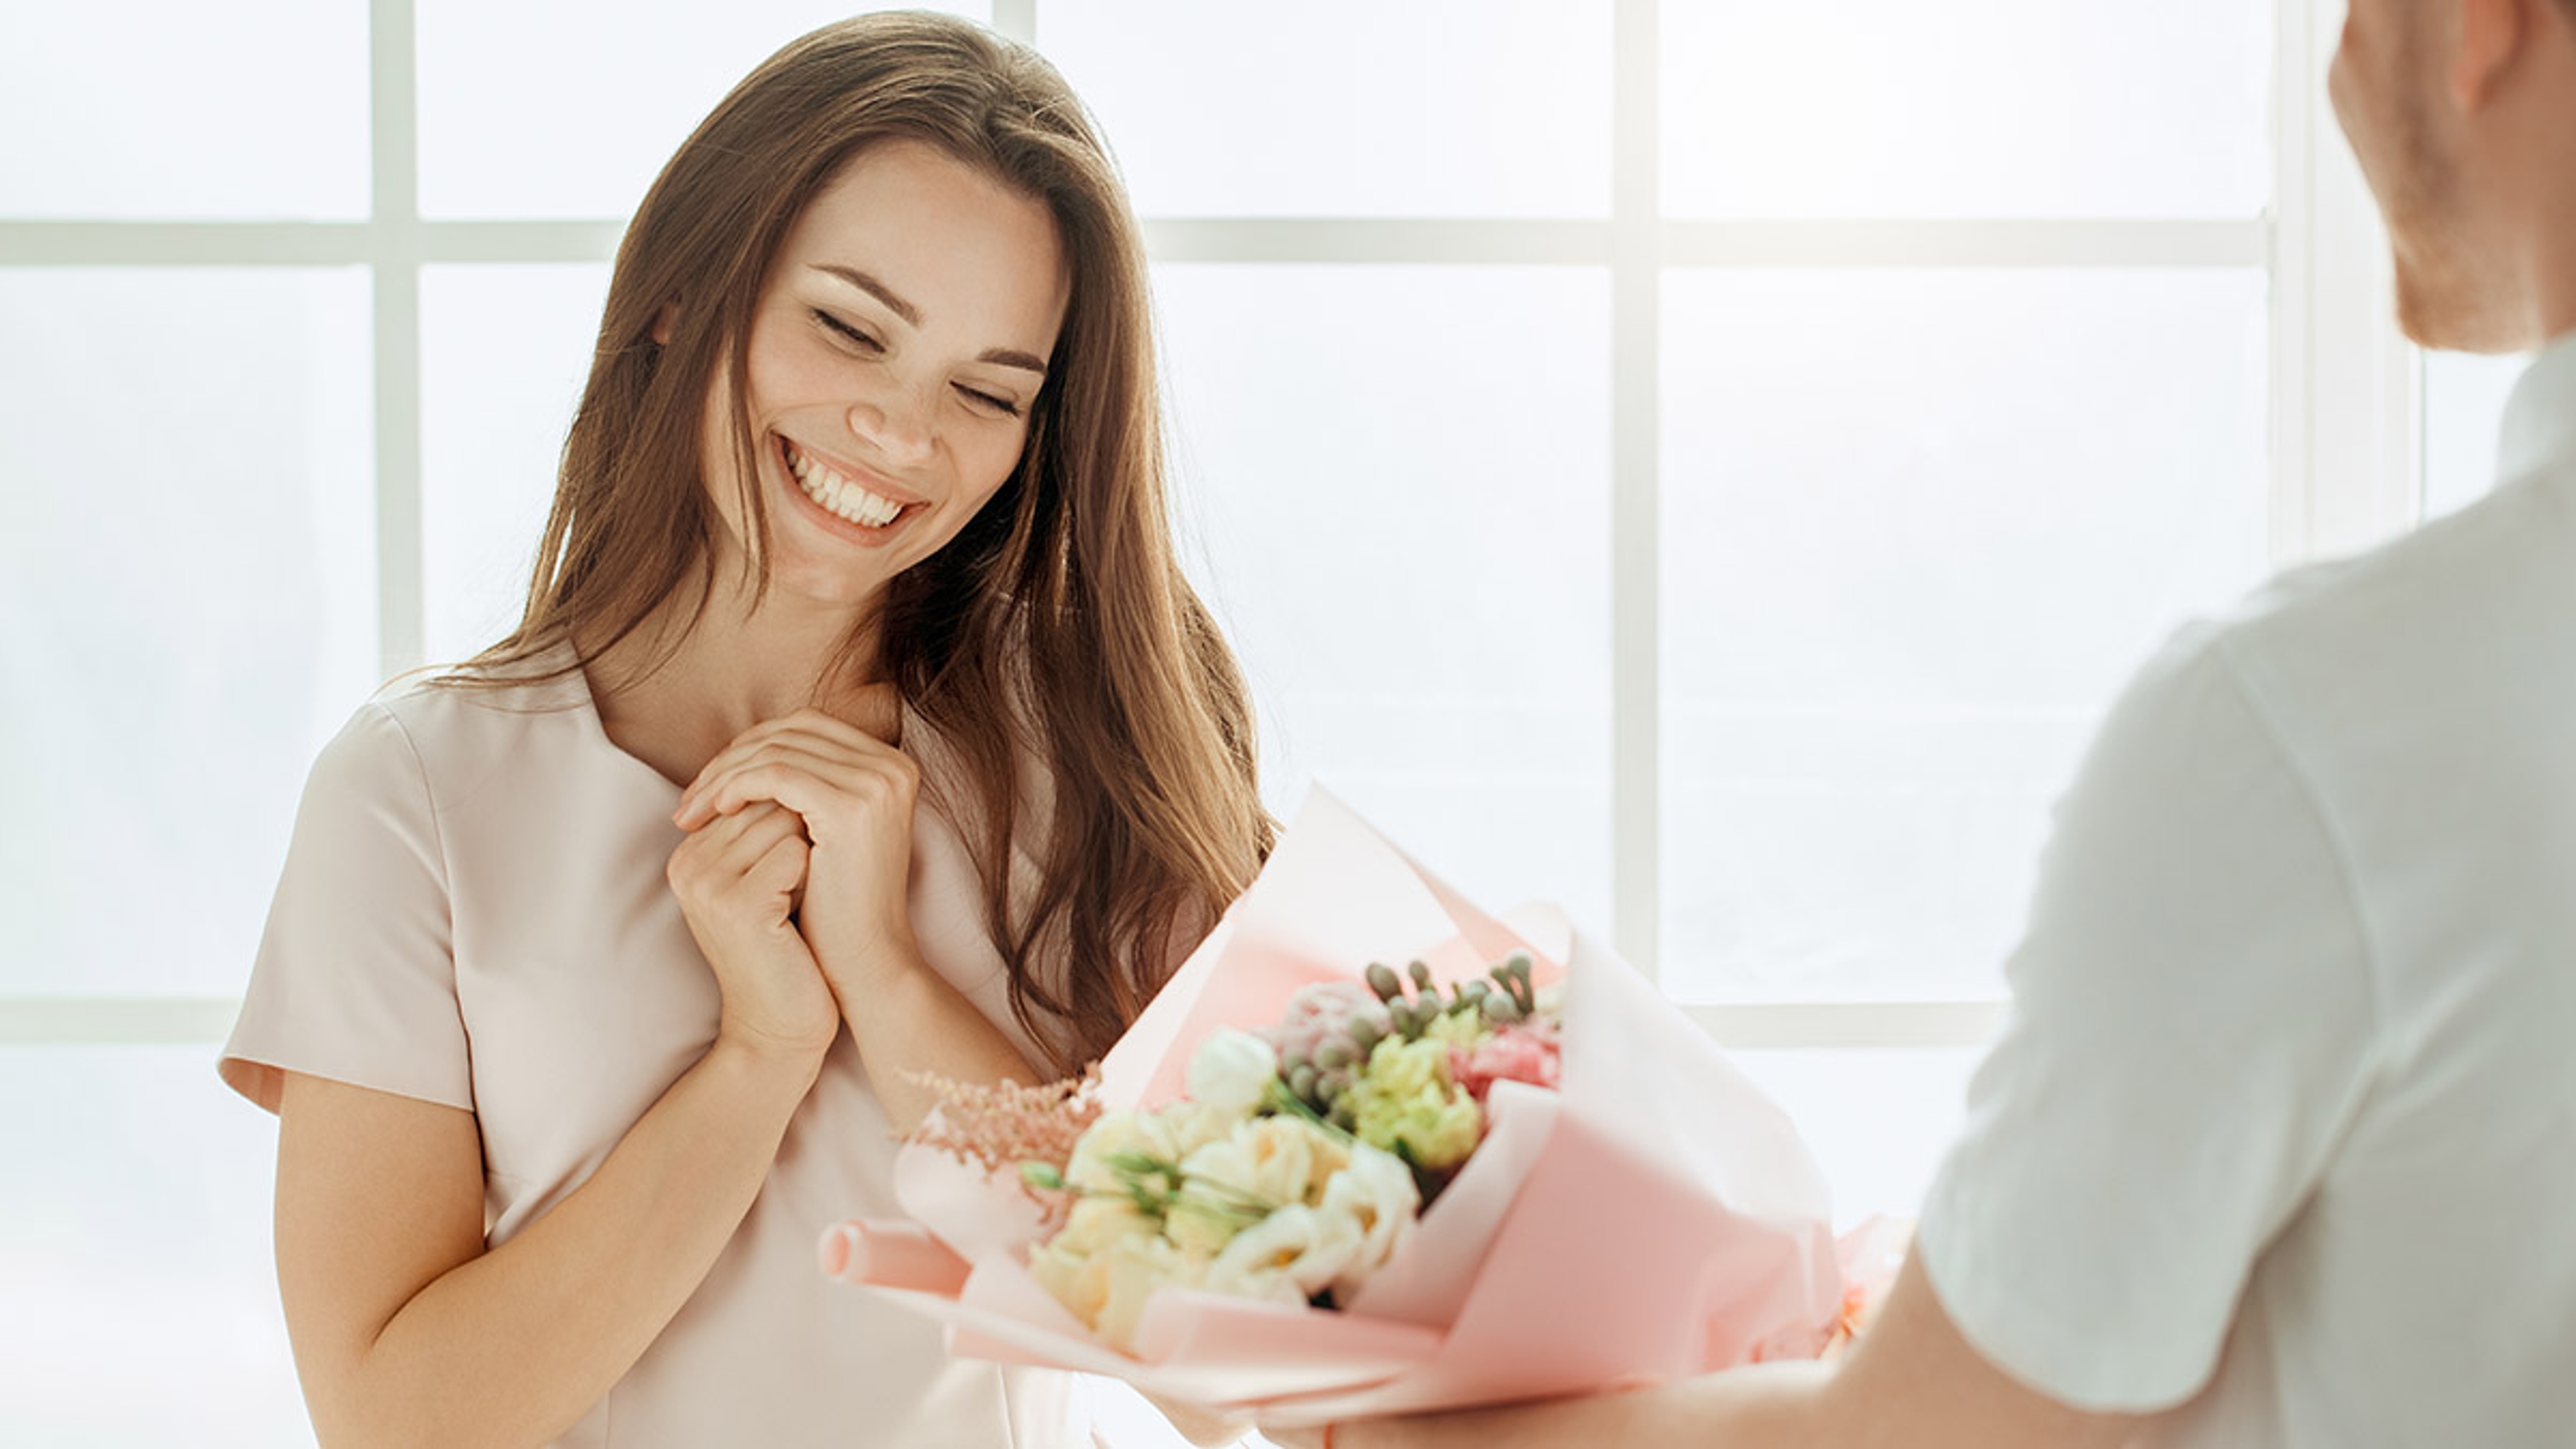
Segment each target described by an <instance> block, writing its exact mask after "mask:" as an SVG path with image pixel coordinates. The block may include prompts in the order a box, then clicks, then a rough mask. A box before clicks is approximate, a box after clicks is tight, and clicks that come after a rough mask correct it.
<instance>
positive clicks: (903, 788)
mask: <svg viewBox="0 0 2576 1449" xmlns="http://www.w3.org/2000/svg"><path fill="white" fill-rule="evenodd" d="M799 777H801V781H800V779H799ZM917 779H918V771H917V770H916V769H915V767H914V765H913V763H912V761H911V759H910V758H908V757H907V756H904V755H901V754H897V753H896V752H894V751H892V750H888V749H886V748H884V747H883V746H877V747H876V750H875V752H874V753H870V754H864V755H861V754H850V753H840V752H834V753H816V752H814V751H812V750H809V749H807V748H806V747H805V746H804V744H803V742H801V741H796V740H772V741H771V742H769V743H768V744H766V745H764V746H762V747H761V749H760V750H759V751H758V752H756V753H754V754H751V755H748V756H745V757H744V758H743V759H741V760H738V761H736V762H734V763H733V764H731V765H729V766H727V767H726V768H724V769H723V770H721V771H718V772H716V773H714V774H710V775H708V776H707V777H706V778H704V779H702V780H701V781H699V782H698V783H697V784H696V785H694V786H692V787H691V792H692V793H690V794H687V795H685V796H683V797H682V800H681V802H680V805H679V808H678V809H676V810H674V811H673V812H672V816H671V818H672V819H673V820H674V821H676V822H677V823H678V824H680V825H681V826H682V827H683V828H688V829H694V828H696V827H697V826H698V825H699V824H701V823H703V822H704V821H706V820H707V819H709V818H710V817H712V816H714V815H718V814H729V813H731V812H733V811H735V810H739V809H741V808H743V807H744V806H745V805H747V804H749V803H750V802H752V801H755V800H776V801H778V802H779V803H781V804H783V805H786V806H787V807H788V808H789V809H792V810H795V811H797V812H798V813H800V814H803V815H804V816H806V818H807V819H808V821H811V820H812V819H814V818H815V816H816V815H817V813H818V812H830V811H832V809H833V802H834V799H835V797H839V799H840V800H841V801H842V802H843V806H844V808H846V805H847V804H848V803H849V802H859V801H876V802H880V803H883V802H888V801H893V800H908V799H909V798H910V796H911V793H912V790H913V787H914V784H915V782H916V780H917ZM816 788H819V789H820V791H821V792H822V793H820V794H817V793H814V790H815V789H816ZM790 791H802V792H803V793H802V794H801V795H795V796H791V794H790V793H789V792H790Z"/></svg>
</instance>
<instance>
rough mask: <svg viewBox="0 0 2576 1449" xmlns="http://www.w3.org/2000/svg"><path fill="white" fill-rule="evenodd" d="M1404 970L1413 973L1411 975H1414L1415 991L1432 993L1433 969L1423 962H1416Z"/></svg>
mask: <svg viewBox="0 0 2576 1449" xmlns="http://www.w3.org/2000/svg"><path fill="white" fill-rule="evenodd" d="M1404 969H1405V970H1406V971H1407V972H1409V973H1411V975H1412V977H1413V986H1414V989H1415V990H1417V991H1425V992H1427V991H1430V990H1431V989H1432V987H1431V968H1430V967H1429V966H1428V965H1426V964H1424V963H1423V962H1420V961H1416V962H1414V963H1413V964H1412V965H1410V966H1407V967H1406V968H1404Z"/></svg>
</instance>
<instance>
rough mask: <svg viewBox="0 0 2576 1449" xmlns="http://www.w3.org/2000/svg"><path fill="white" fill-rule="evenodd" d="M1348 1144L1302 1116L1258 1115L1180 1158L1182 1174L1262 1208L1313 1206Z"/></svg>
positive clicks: (1343, 1158)
mask: <svg viewBox="0 0 2576 1449" xmlns="http://www.w3.org/2000/svg"><path fill="white" fill-rule="evenodd" d="M1347 1159H1348V1149H1347V1148H1345V1147H1343V1146H1342V1144H1341V1143H1340V1142H1339V1141H1337V1140H1335V1139H1334V1138H1333V1137H1331V1136H1330V1135H1328V1134H1327V1133H1325V1132H1324V1131H1323V1130H1322V1129H1321V1128H1319V1127H1317V1126H1315V1124H1313V1123H1312V1122H1309V1121H1307V1120H1306V1119H1304V1118H1302V1117H1257V1118H1254V1119H1253V1120H1252V1121H1249V1122H1245V1123H1241V1124H1238V1125H1237V1126H1236V1127H1235V1129H1234V1131H1233V1132H1232V1133H1230V1134H1228V1135H1227V1136H1226V1138H1225V1139H1224V1140H1223V1141H1220V1142H1211V1143H1208V1144H1207V1145H1206V1146H1204V1147H1201V1148H1199V1149H1197V1150H1196V1151H1194V1152H1192V1153H1191V1154H1190V1155H1189V1156H1187V1157H1185V1158H1183V1159H1182V1160H1181V1172H1182V1175H1183V1176H1185V1177H1188V1178H1192V1179H1196V1180H1197V1181H1199V1182H1202V1183H1205V1184H1207V1185H1208V1186H1209V1187H1210V1188H1211V1189H1213V1191H1214V1193H1215V1194H1223V1195H1228V1196H1230V1197H1231V1198H1232V1200H1234V1201H1236V1202H1238V1203H1245V1204H1248V1205H1250V1206H1253V1207H1256V1208H1260V1207H1296V1206H1312V1205H1313V1204H1314V1201H1315V1194H1316V1192H1317V1190H1318V1189H1319V1188H1321V1187H1322V1186H1323V1183H1324V1180H1325V1179H1326V1178H1328V1177H1329V1176H1331V1174H1332V1173H1333V1172H1334V1171H1335V1170H1336V1169H1338V1168H1340V1167H1341V1165H1342V1164H1343V1162H1345V1161H1346V1160H1347Z"/></svg>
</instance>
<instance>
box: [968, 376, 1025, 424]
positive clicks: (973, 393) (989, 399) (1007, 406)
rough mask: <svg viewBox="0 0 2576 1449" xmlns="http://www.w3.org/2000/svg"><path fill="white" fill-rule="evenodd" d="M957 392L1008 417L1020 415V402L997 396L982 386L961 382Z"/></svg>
mask: <svg viewBox="0 0 2576 1449" xmlns="http://www.w3.org/2000/svg"><path fill="white" fill-rule="evenodd" d="M957 392H958V395H959V396H961V397H963V398H965V399H966V400H967V401H968V402H970V403H974V404H975V405H976V406H978V407H986V408H991V409H992V410H993V411H995V412H997V413H1000V414H1001V415H1002V416H1004V417H1006V418H1016V417H1018V416H1019V415H1020V405H1019V404H1018V403H1015V402H1012V401H1011V400H1010V399H1008V398H999V397H995V396H993V395H992V394H991V393H989V392H985V391H984V390H982V389H981V388H972V387H968V386H967V385H965V384H964V383H962V382H961V383H959V384H958V385H957Z"/></svg>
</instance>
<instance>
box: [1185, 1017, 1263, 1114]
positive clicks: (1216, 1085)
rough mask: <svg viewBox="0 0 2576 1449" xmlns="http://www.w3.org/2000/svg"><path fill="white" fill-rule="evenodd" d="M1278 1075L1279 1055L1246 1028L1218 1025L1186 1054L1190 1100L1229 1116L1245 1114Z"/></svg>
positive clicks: (1256, 1103)
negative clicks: (1187, 1057) (1191, 1052)
mask: <svg viewBox="0 0 2576 1449" xmlns="http://www.w3.org/2000/svg"><path fill="white" fill-rule="evenodd" d="M1278 1076H1279V1054H1278V1053H1277V1052H1276V1051H1273V1050H1272V1049H1271V1046H1270V1043H1268V1042H1266V1041H1263V1040H1262V1039H1261V1038H1259V1037H1257V1036H1254V1035H1253V1034H1252V1033H1250V1032H1248V1031H1236V1030H1235V1029H1234V1028H1232V1027H1221V1028H1219V1029H1218V1030H1217V1031H1216V1033H1215V1034H1214V1035H1212V1036H1210V1037H1209V1038H1208V1039H1207V1040H1206V1041H1203V1042H1201V1043H1199V1049H1198V1050H1197V1051H1196V1052H1195V1053H1193V1054H1192V1055H1191V1057H1190V1088H1189V1090H1190V1100H1191V1101H1193V1102H1196V1103H1198V1104H1199V1105H1200V1106H1202V1107H1206V1108H1209V1109H1211V1110H1213V1111H1218V1112H1223V1113H1226V1114H1228V1115H1230V1116H1235V1117H1245V1116H1249V1115H1251V1113H1252V1109H1253V1108H1255V1107H1258V1106H1260V1105H1261V1099H1262V1098H1263V1097H1264V1096H1266V1095H1268V1093H1269V1091H1270V1084H1271V1083H1272V1082H1273V1081H1275V1080H1277V1078H1278Z"/></svg>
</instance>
